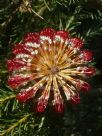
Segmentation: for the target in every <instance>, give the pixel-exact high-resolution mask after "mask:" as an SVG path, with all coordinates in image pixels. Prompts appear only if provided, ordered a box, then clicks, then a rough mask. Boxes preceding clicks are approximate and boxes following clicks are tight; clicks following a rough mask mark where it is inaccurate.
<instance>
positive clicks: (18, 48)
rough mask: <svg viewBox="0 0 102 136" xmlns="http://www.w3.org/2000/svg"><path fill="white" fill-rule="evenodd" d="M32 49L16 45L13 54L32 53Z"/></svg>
mask: <svg viewBox="0 0 102 136" xmlns="http://www.w3.org/2000/svg"><path fill="white" fill-rule="evenodd" d="M31 51H32V50H31V49H30V48H27V47H24V46H16V47H15V48H13V54H15V55H17V54H29V55H30V54H31Z"/></svg>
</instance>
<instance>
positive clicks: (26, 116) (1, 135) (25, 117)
mask: <svg viewBox="0 0 102 136" xmlns="http://www.w3.org/2000/svg"><path fill="white" fill-rule="evenodd" d="M30 115H31V114H27V115H25V116H24V117H23V118H21V119H20V120H19V121H18V122H16V123H14V124H13V125H12V126H11V127H9V128H8V129H7V130H5V132H4V133H2V134H0V136H4V135H5V134H6V133H9V132H10V131H11V130H13V129H14V128H15V127H17V126H18V125H19V124H20V123H23V122H24V121H25V120H26V119H27V118H28V117H29V116H30Z"/></svg>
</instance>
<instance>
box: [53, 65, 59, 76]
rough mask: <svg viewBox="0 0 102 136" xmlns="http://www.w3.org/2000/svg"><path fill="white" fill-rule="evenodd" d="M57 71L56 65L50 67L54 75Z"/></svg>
mask: <svg viewBox="0 0 102 136" xmlns="http://www.w3.org/2000/svg"><path fill="white" fill-rule="evenodd" d="M58 72H59V69H58V67H57V66H53V67H52V68H51V73H52V74H53V75H54V74H57V73H58Z"/></svg>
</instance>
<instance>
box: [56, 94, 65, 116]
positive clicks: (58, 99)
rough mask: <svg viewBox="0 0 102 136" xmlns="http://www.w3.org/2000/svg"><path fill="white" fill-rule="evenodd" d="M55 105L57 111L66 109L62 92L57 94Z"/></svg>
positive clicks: (60, 111)
mask: <svg viewBox="0 0 102 136" xmlns="http://www.w3.org/2000/svg"><path fill="white" fill-rule="evenodd" d="M54 107H55V111H56V112H59V113H62V112H63V111H64V105H63V100H62V98H61V96H60V94H55V98H54Z"/></svg>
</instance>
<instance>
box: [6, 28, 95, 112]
mask: <svg viewBox="0 0 102 136" xmlns="http://www.w3.org/2000/svg"><path fill="white" fill-rule="evenodd" d="M82 47H83V41H82V40H81V39H79V38H71V37H70V35H69V33H68V32H67V31H62V30H60V31H55V30H53V29H51V28H46V29H44V30H42V31H41V32H40V33H29V34H27V35H25V36H24V38H23V40H22V42H21V43H18V44H16V45H15V46H14V48H13V54H14V57H13V58H12V59H10V60H8V61H7V66H8V71H9V73H10V76H9V79H8V85H9V86H10V87H11V88H13V89H14V90H17V91H19V93H18V94H17V96H16V98H17V99H18V100H19V101H20V102H26V101H28V100H29V99H31V98H32V99H33V98H34V99H35V100H36V111H37V112H43V111H44V110H45V109H46V107H47V105H48V102H49V101H50V102H51V103H52V104H53V106H54V108H55V111H56V112H62V111H63V110H64V100H63V95H65V96H66V99H67V100H70V101H71V102H73V103H75V104H77V103H79V101H80V98H79V91H85V92H87V91H88V90H89V89H90V85H89V84H88V83H87V82H86V81H85V79H86V78H88V77H91V76H93V75H94V74H95V68H94V67H91V66H90V65H89V63H90V62H91V61H92V60H93V57H92V52H90V51H89V50H82V49H81V48H82ZM49 98H50V99H49Z"/></svg>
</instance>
